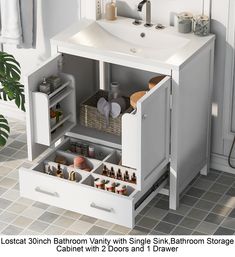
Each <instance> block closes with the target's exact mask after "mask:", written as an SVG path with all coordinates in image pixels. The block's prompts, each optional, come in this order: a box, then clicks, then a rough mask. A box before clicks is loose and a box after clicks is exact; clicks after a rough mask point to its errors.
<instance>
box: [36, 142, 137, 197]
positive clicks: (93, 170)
mask: <svg viewBox="0 0 235 257" xmlns="http://www.w3.org/2000/svg"><path fill="white" fill-rule="evenodd" d="M84 145H85V146H86V148H87V146H88V147H90V146H91V147H92V148H93V149H94V150H95V154H94V156H92V157H90V156H89V153H88V156H87V151H85V152H83V151H82V152H80V150H81V149H80V148H79V147H80V146H84ZM77 146H78V149H76V147H77ZM77 151H79V153H80V154H79V155H78V153H77ZM77 156H83V158H84V159H85V162H86V166H87V167H88V168H89V170H87V169H79V168H74V165H73V164H74V158H75V157H77ZM120 164H121V151H119V150H117V149H114V148H110V147H106V146H103V145H99V144H94V143H90V142H88V141H83V140H77V139H69V138H68V139H66V141H65V142H64V143H63V144H61V145H60V146H58V147H57V148H56V149H55V151H54V152H52V153H50V154H48V155H47V156H46V157H45V158H44V159H43V160H42V161H41V162H40V163H39V164H38V165H36V166H35V167H33V171H36V172H40V173H43V174H44V175H45V176H53V177H54V178H55V179H63V180H68V182H73V183H77V184H82V185H85V186H88V187H94V182H95V180H96V179H102V180H105V181H106V182H107V183H108V182H110V183H115V186H116V187H118V188H119V190H114V192H112V191H109V190H105V191H107V193H110V194H114V193H115V192H116V193H117V192H118V194H119V193H120V194H122V190H120V187H121V186H124V188H125V193H123V195H122V196H124V197H130V196H131V195H132V194H133V193H134V192H137V189H136V181H134V180H133V181H132V180H131V179H132V177H133V174H134V175H135V170H134V169H131V168H128V167H124V166H122V165H120ZM58 165H60V169H61V171H62V174H63V175H62V178H61V177H59V176H57V170H58V167H59V166H58ZM48 167H50V174H49V173H48ZM104 168H105V169H106V170H107V171H108V174H104ZM110 171H113V173H112V176H111V173H110ZM72 172H74V173H75V175H74V176H75V179H73V181H70V180H71V173H72ZM118 174H119V176H118ZM125 174H128V176H127V177H124V175H125ZM128 177H129V180H128V179H127V178H128ZM124 178H126V180H125V181H124ZM94 188H95V187H94ZM95 189H97V190H102V189H98V188H95ZM122 196H121V197H122Z"/></svg>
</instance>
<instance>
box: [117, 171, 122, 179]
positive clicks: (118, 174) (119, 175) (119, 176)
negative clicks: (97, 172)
mask: <svg viewBox="0 0 235 257" xmlns="http://www.w3.org/2000/svg"><path fill="white" fill-rule="evenodd" d="M116 179H119V180H122V173H121V170H120V169H118V172H117V175H116Z"/></svg>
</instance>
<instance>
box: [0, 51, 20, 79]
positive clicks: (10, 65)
mask: <svg viewBox="0 0 235 257" xmlns="http://www.w3.org/2000/svg"><path fill="white" fill-rule="evenodd" d="M0 75H1V76H3V77H5V78H8V79H14V80H17V81H19V80H20V75H21V71H20V64H19V63H18V62H17V61H16V60H15V58H14V57H13V56H12V55H10V54H7V53H5V52H0Z"/></svg>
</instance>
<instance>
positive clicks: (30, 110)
mask: <svg viewBox="0 0 235 257" xmlns="http://www.w3.org/2000/svg"><path fill="white" fill-rule="evenodd" d="M61 63H62V56H61V54H57V55H55V56H53V57H51V58H49V59H48V60H47V61H46V62H45V63H43V64H42V65H40V66H39V67H37V68H36V69H35V70H33V71H32V72H31V73H30V74H28V75H27V76H26V78H25V100H26V124H27V141H28V158H29V160H33V159H35V158H36V157H38V155H40V154H41V153H42V152H43V151H45V150H46V149H47V148H48V146H53V144H54V143H56V142H57V141H58V140H59V139H60V138H61V137H63V136H64V134H65V133H66V132H67V131H69V130H70V129H71V128H72V127H73V126H75V124H76V102H75V101H76V99H75V81H74V78H73V76H71V75H68V74H62V73H61V72H60V67H61ZM58 73H59V74H60V76H61V78H62V80H63V84H62V85H61V86H60V87H59V88H58V89H57V90H55V91H54V92H53V93H52V94H50V95H47V94H44V93H41V92H38V86H39V84H40V83H41V82H42V80H43V78H44V77H46V78H47V77H49V76H51V75H56V74H58ZM57 103H60V104H61V105H62V106H61V107H62V108H61V109H62V111H63V116H61V120H60V121H59V122H57V124H53V125H52V122H51V120H50V108H54V107H55V105H56V104H57Z"/></svg>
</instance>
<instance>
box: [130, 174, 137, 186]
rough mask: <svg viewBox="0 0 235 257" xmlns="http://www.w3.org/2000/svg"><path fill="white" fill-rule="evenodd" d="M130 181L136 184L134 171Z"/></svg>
mask: <svg viewBox="0 0 235 257" xmlns="http://www.w3.org/2000/svg"><path fill="white" fill-rule="evenodd" d="M131 183H134V184H136V175H135V173H133V174H132V176H131Z"/></svg>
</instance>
